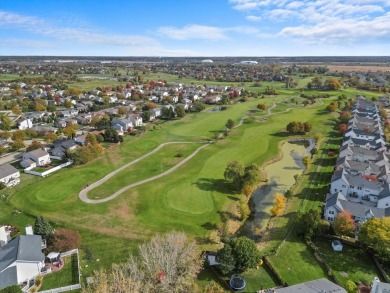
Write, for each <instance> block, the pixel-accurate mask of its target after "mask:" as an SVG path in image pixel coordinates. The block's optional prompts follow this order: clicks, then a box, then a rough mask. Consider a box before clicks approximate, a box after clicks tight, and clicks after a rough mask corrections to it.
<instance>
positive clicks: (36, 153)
mask: <svg viewBox="0 0 390 293" xmlns="http://www.w3.org/2000/svg"><path fill="white" fill-rule="evenodd" d="M28 153H30V154H32V155H34V156H36V157H38V158H40V157H44V156H46V155H48V152H47V151H45V150H43V149H36V150H33V151H31V152H28ZM28 153H27V154H28Z"/></svg>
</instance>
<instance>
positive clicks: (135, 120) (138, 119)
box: [128, 114, 142, 127]
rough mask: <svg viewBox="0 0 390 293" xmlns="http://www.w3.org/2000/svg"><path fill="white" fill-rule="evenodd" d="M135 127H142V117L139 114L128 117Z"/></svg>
mask: <svg viewBox="0 0 390 293" xmlns="http://www.w3.org/2000/svg"><path fill="white" fill-rule="evenodd" d="M128 118H129V119H130V120H131V122H132V123H133V125H134V126H135V127H139V126H142V117H141V116H140V115H138V114H132V115H129V117H128Z"/></svg>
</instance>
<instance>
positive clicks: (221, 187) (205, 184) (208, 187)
mask: <svg viewBox="0 0 390 293" xmlns="http://www.w3.org/2000/svg"><path fill="white" fill-rule="evenodd" d="M194 184H195V185H196V186H197V187H198V188H199V189H201V190H204V191H217V192H220V193H224V194H229V195H234V194H235V192H233V190H232V188H231V185H230V184H228V183H226V181H225V180H223V179H212V178H199V180H198V181H197V182H195V183H194Z"/></svg>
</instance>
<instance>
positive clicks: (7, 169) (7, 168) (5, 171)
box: [0, 164, 18, 178]
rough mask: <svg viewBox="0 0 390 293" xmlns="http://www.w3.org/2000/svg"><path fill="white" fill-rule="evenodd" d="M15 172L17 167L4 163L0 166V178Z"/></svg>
mask: <svg viewBox="0 0 390 293" xmlns="http://www.w3.org/2000/svg"><path fill="white" fill-rule="evenodd" d="M17 172H18V169H16V168H15V167H14V166H11V165H10V164H4V165H1V166H0V178H4V177H7V176H9V175H12V174H15V173H17Z"/></svg>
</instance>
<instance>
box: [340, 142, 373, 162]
mask: <svg viewBox="0 0 390 293" xmlns="http://www.w3.org/2000/svg"><path fill="white" fill-rule="evenodd" d="M379 155H380V153H378V152H376V151H374V150H369V149H365V148H361V147H354V146H350V145H348V144H346V145H344V146H342V147H341V149H340V153H339V158H343V157H347V158H348V159H351V160H353V161H359V162H375V161H377V159H378V158H379Z"/></svg>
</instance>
